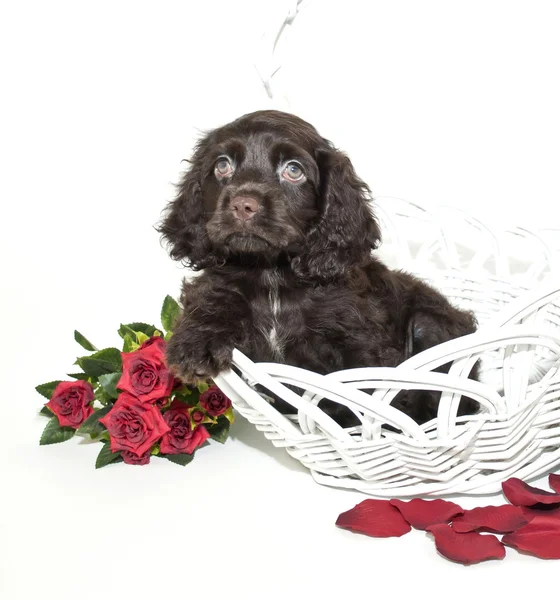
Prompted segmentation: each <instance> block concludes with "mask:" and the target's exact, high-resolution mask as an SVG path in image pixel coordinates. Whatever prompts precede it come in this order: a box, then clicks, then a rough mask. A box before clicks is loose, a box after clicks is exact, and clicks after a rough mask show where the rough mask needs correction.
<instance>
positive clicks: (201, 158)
mask: <svg viewBox="0 0 560 600" xmlns="http://www.w3.org/2000/svg"><path fill="white" fill-rule="evenodd" d="M224 157H225V158H224ZM190 162H191V168H190V170H189V171H188V172H187V173H186V174H185V176H184V178H183V180H182V181H181V183H180V185H179V191H178V195H177V197H176V198H175V199H174V200H173V201H172V202H171V203H170V205H169V206H168V209H167V212H166V215H165V217H164V219H163V221H162V223H161V225H160V228H159V229H160V231H161V233H162V234H163V237H164V238H165V239H166V241H167V242H168V244H169V249H170V254H171V256H172V257H173V258H174V259H176V260H180V261H183V262H184V263H185V264H187V265H189V266H191V267H192V268H194V269H195V270H203V272H202V273H201V275H200V276H199V277H196V278H194V279H192V280H190V281H185V282H184V285H183V293H182V307H183V312H182V315H181V317H180V319H179V320H178V322H177V324H176V327H175V330H174V335H173V337H172V338H171V341H170V343H169V345H168V360H169V363H170V364H171V365H173V369H174V370H175V371H176V372H177V373H178V374H179V375H180V376H181V377H182V378H183V379H184V380H185V381H193V380H196V379H199V378H201V377H213V376H215V375H217V374H218V373H219V372H220V371H222V370H224V369H227V368H229V367H230V366H231V357H232V350H233V348H234V347H236V348H239V349H240V350H241V351H242V352H243V353H245V354H247V355H248V356H249V357H250V358H252V359H253V360H255V361H274V362H283V363H286V364H290V365H296V366H299V367H302V368H305V369H310V370H312V371H315V372H318V373H323V374H324V373H329V372H332V371H336V370H340V369H349V368H353V367H366V366H395V365H397V364H399V363H401V362H402V361H403V360H405V359H406V358H408V357H409V356H411V355H413V354H416V353H418V352H421V351H422V350H424V349H426V348H429V347H431V346H433V345H435V344H438V343H441V342H444V341H446V340H449V339H452V338H455V337H458V336H462V335H465V334H468V333H472V332H473V331H474V330H475V327H476V324H475V319H474V317H473V316H472V314H470V313H467V312H465V311H462V310H459V309H457V308H455V307H454V306H452V305H451V304H450V302H449V301H448V300H447V299H446V298H444V297H443V296H442V295H441V294H440V293H438V292H436V291H435V290H434V289H432V288H431V287H429V286H428V285H426V284H425V283H423V282H422V281H420V280H419V279H417V278H415V277H413V276H411V275H409V274H407V273H404V272H399V271H392V270H390V269H388V268H387V267H386V266H385V265H384V264H383V263H382V262H381V261H380V260H379V259H377V258H376V257H375V256H373V255H372V250H373V249H375V248H376V247H377V245H378V243H379V241H380V237H381V235H380V230H379V226H378V224H377V221H376V219H375V217H374V215H373V213H372V211H371V208H370V206H371V204H370V196H369V189H368V187H367V185H366V184H365V183H364V182H363V181H362V180H361V179H359V178H358V176H357V175H356V173H355V171H354V168H353V166H352V164H351V162H350V160H349V159H348V158H347V157H346V156H345V155H344V154H342V153H341V152H339V151H338V150H337V149H336V148H335V147H334V146H333V145H332V144H331V143H330V142H329V141H328V140H325V139H324V138H322V137H321V136H320V135H319V134H318V133H317V131H316V130H315V129H314V128H313V127H312V126H311V125H309V124H308V123H306V122H305V121H303V120H301V119H299V118H298V117H296V116H293V115H290V114H287V113H282V112H277V111H259V112H255V113H251V114H248V115H245V116H243V117H241V118H239V119H237V120H236V121H234V122H232V123H230V124H229V125H226V126H224V127H221V128H219V129H216V130H214V131H212V132H210V133H209V134H208V135H206V136H205V137H204V138H203V139H202V140H201V141H200V142H199V143H198V145H197V146H196V149H195V152H194V156H193V158H192V160H191V161H190ZM294 165H295V166H294ZM230 170H231V171H230ZM300 170H301V172H302V173H303V178H302V179H299V180H297V181H295V180H294V179H293V176H294V174H295V175H299V171H300ZM446 368H448V365H447V366H445V367H443V368H442V369H441V370H446ZM438 397H439V394H436V393H433V392H421V391H412V392H403V393H401V394H399V396H397V398H396V399H395V400H394V402H393V404H394V405H395V406H397V407H399V408H400V409H401V410H403V411H404V412H406V413H407V414H409V415H410V416H411V417H412V418H413V419H415V420H416V421H417V422H419V423H422V422H425V421H427V420H429V419H431V418H433V417H434V416H435V415H436V412H437V404H438ZM277 405H278V407H279V408H280V409H281V410H285V411H287V410H289V409H288V407H287V406H285V405H284V403H282V402H278V401H277ZM323 406H324V407H325V410H327V411H328V412H329V413H330V414H331V415H332V416H333V417H334V418H335V419H336V420H337V421H339V422H340V423H342V424H343V425H350V424H353V423H354V422H355V417H353V415H351V414H349V411H348V410H347V409H345V408H344V407H339V406H338V405H335V404H334V403H330V402H327V401H324V404H323ZM474 408H475V403H474V401H471V400H470V399H468V398H463V399H462V401H461V406H460V414H465V413H470V412H473V411H474Z"/></svg>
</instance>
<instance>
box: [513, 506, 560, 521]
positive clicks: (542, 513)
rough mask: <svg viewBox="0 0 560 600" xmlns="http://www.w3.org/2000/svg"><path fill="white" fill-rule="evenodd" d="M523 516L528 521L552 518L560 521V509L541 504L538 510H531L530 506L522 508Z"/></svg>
mask: <svg viewBox="0 0 560 600" xmlns="http://www.w3.org/2000/svg"><path fill="white" fill-rule="evenodd" d="M521 510H522V511H523V516H524V517H525V518H526V519H527V521H532V520H533V519H534V518H535V517H550V518H552V519H560V508H557V507H555V506H554V505H552V506H547V505H546V504H541V505H540V506H539V507H538V508H529V507H528V506H522V507H521Z"/></svg>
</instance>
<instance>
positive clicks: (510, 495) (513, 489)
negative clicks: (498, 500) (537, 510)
mask: <svg viewBox="0 0 560 600" xmlns="http://www.w3.org/2000/svg"><path fill="white" fill-rule="evenodd" d="M502 490H503V491H504V496H505V497H506V498H507V499H508V500H509V501H510V502H511V503H512V504H513V505H514V506H535V504H558V506H560V493H554V492H547V491H546V490H540V489H539V488H536V487H532V486H530V485H528V484H526V483H525V482H524V481H521V479H517V477H512V478H511V479H508V480H507V481H504V482H503V483H502Z"/></svg>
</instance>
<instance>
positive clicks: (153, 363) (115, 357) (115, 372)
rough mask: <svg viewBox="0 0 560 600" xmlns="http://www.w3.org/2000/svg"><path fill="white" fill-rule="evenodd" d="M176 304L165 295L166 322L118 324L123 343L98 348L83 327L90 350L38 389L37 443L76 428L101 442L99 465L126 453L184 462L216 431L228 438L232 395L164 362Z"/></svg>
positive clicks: (142, 460) (136, 459)
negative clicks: (64, 377)
mask: <svg viewBox="0 0 560 600" xmlns="http://www.w3.org/2000/svg"><path fill="white" fill-rule="evenodd" d="M178 313H179V306H178V304H177V302H176V301H175V300H173V298H171V297H170V296H167V297H166V298H165V300H164V302H163V307H162V310H161V323H162V326H163V327H162V328H161V329H157V328H156V327H155V326H153V325H148V324H146V323H130V324H128V325H121V326H120V327H119V330H118V333H119V335H120V337H121V338H122V340H123V342H122V351H120V350H119V349H117V348H105V349H103V350H98V349H97V348H96V347H95V346H94V345H93V344H92V343H91V342H90V341H88V340H87V339H86V338H85V337H84V336H83V335H82V334H81V333H79V332H78V331H75V332H74V339H75V340H76V341H77V342H78V343H79V344H80V346H82V348H84V349H85V350H87V351H89V352H90V353H91V354H88V355H87V356H81V357H79V358H78V359H77V360H76V363H75V364H76V365H78V366H79V367H80V368H81V371H80V372H78V373H72V374H70V375H68V377H69V378H71V379H72V381H51V382H49V383H44V384H42V385H38V386H37V387H36V388H35V389H36V390H37V391H38V392H39V393H40V394H41V395H42V396H44V397H45V398H47V400H48V402H47V403H46V404H45V405H44V406H43V408H42V410H41V414H42V415H45V416H47V417H49V418H50V420H49V422H48V423H47V425H46V427H45V429H44V431H43V434H42V436H41V441H40V443H41V444H42V445H45V444H56V443H58V442H63V441H65V440H68V439H70V438H71V437H73V436H74V435H75V434H76V433H77V434H78V435H84V436H89V437H90V438H91V439H94V440H99V441H100V442H102V447H101V450H100V452H99V455H98V456H97V461H96V463H95V466H96V468H100V467H104V466H105V465H108V464H109V463H114V462H119V461H124V462H125V463H127V464H132V465H145V464H147V463H149V462H150V458H151V457H152V456H160V457H164V458H166V459H168V460H170V461H172V462H175V463H178V464H181V465H186V464H188V463H190V462H191V460H192V459H193V458H194V455H195V451H196V450H197V449H198V448H200V447H201V446H202V445H203V444H204V443H205V442H206V440H208V439H209V438H212V439H214V440H216V441H218V442H221V443H224V442H225V441H226V439H227V437H228V433H229V427H230V424H231V423H232V422H233V412H232V408H231V401H230V400H229V398H227V397H226V396H225V395H224V394H223V393H222V392H221V391H220V390H219V389H218V388H217V387H216V386H215V385H211V383H212V382H210V381H201V382H199V383H198V385H196V386H189V385H185V384H183V383H182V382H181V381H180V380H178V379H177V378H175V377H174V375H173V373H171V371H170V370H169V369H168V368H167V364H166V359H165V346H166V343H167V341H168V340H169V338H170V337H171V329H172V326H173V323H174V321H175V319H176V317H177V315H178Z"/></svg>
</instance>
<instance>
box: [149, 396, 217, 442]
mask: <svg viewBox="0 0 560 600" xmlns="http://www.w3.org/2000/svg"><path fill="white" fill-rule="evenodd" d="M163 418H164V419H165V422H166V423H167V425H168V426H169V431H168V432H167V433H166V434H165V435H164V436H163V438H162V439H161V444H160V450H161V453H162V454H192V453H193V452H194V451H195V450H196V449H197V448H198V447H199V446H201V445H202V444H203V443H204V442H205V441H206V440H207V439H208V438H209V437H210V434H209V433H208V431H207V430H206V427H204V425H198V426H197V427H196V428H195V429H194V430H193V428H192V426H191V418H190V414H189V407H188V406H186V405H185V404H183V403H182V402H179V401H177V400H174V401H173V403H172V404H171V407H170V408H169V410H168V411H167V412H166V413H165V414H164V415H163Z"/></svg>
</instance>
